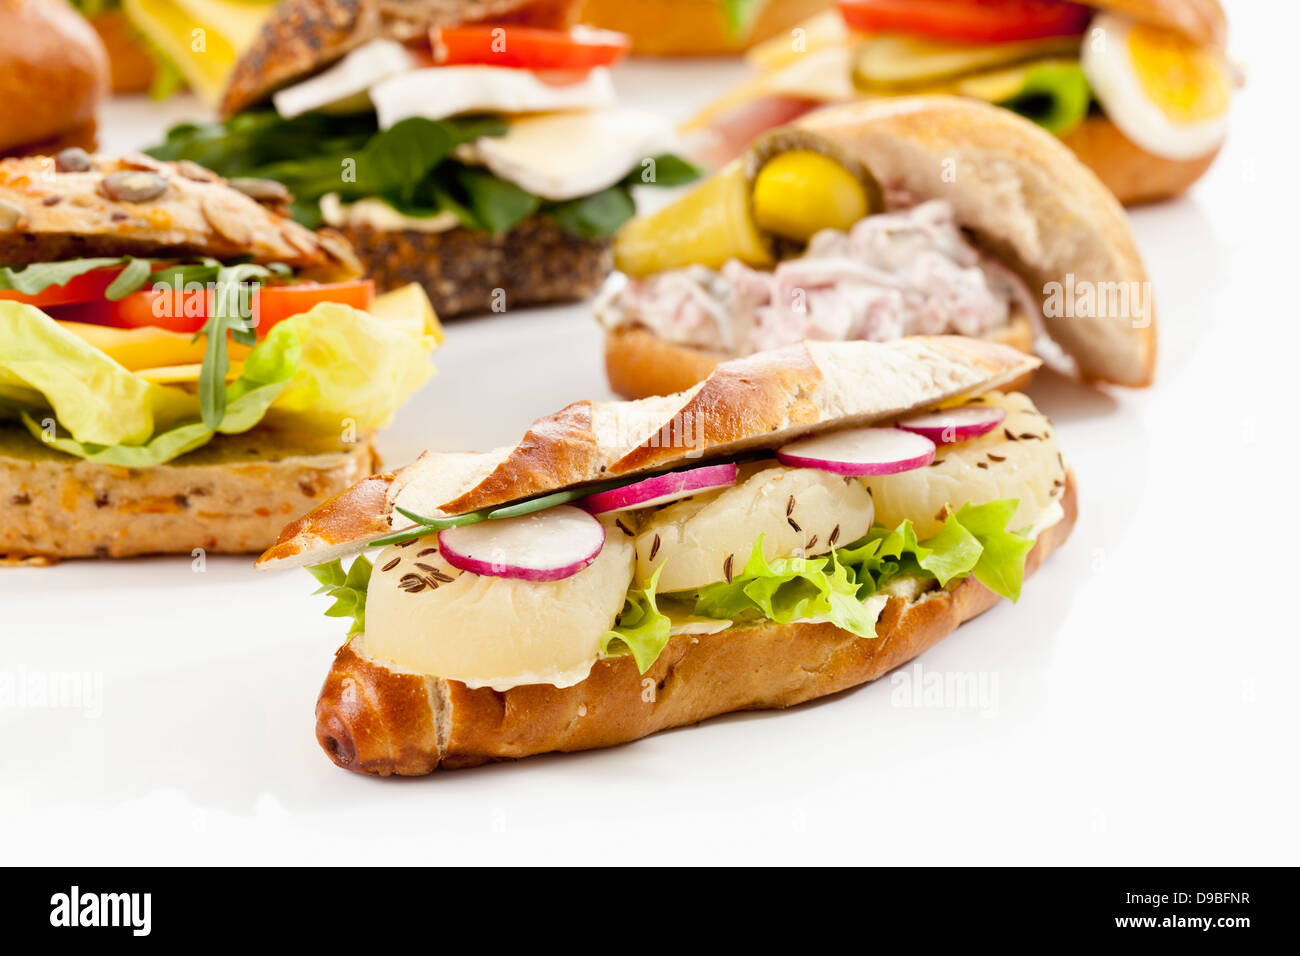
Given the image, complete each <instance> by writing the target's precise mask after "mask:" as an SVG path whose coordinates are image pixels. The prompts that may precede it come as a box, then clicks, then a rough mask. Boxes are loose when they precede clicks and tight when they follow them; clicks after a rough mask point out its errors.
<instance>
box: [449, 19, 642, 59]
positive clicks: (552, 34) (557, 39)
mask: <svg viewBox="0 0 1300 956" xmlns="http://www.w3.org/2000/svg"><path fill="white" fill-rule="evenodd" d="M429 38H430V40H431V41H432V44H433V51H434V52H433V56H434V59H435V60H436V61H437V62H438V63H439V64H440V65H442V66H462V65H479V66H506V67H515V68H518V69H524V70H589V69H591V68H593V67H597V66H613V65H614V64H615V63H617V62H618V61H619V60H621V59H623V57H624V56H626V55H627V51H628V50H629V49H631V47H632V38H631V37H629V36H627V34H624V33H615V32H614V31H613V30H594V29H592V28H590V27H572V28H571V29H568V30H543V29H541V28H539V27H519V26H513V25H504V24H498V25H496V26H493V25H491V24H486V23H479V24H472V25H469V26H461V27H445V28H443V29H441V30H438V29H434V30H432V31H431V32H430V34H429Z"/></svg>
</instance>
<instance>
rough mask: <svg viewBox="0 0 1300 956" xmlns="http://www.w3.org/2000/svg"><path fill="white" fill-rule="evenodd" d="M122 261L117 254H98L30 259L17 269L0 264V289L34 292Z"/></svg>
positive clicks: (30, 293)
mask: <svg viewBox="0 0 1300 956" xmlns="http://www.w3.org/2000/svg"><path fill="white" fill-rule="evenodd" d="M125 261H126V259H124V258H123V257H121V256H113V257H112V258H104V257H102V256H100V257H97V258H92V259H64V260H61V261H59V262H34V263H32V264H31V265H25V266H19V267H18V268H14V267H12V266H0V289H3V290H12V291H14V292H21V293H22V294H23V295H36V293H38V292H44V291H45V290H46V289H48V288H49V287H50V286H52V285H67V284H68V282H70V281H71V280H73V279H75V278H76V277H77V276H79V275H84V274H85V273H87V272H90V271H92V270H94V269H104V268H107V267H108V266H116V265H121V264H122V263H123V262H125Z"/></svg>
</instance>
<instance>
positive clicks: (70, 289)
mask: <svg viewBox="0 0 1300 956" xmlns="http://www.w3.org/2000/svg"><path fill="white" fill-rule="evenodd" d="M123 268H124V267H123V266H105V267H104V268H102V269H91V270H90V271H89V272H83V273H82V274H81V275H79V276H73V277H72V278H71V279H69V280H68V281H67V282H66V283H64V284H63V285H51V286H46V287H45V288H44V289H42V290H41V291H40V292H37V293H34V294H33V295H24V294H23V293H22V292H18V291H16V290H14V289H3V290H0V300H8V301H13V302H25V303H27V304H28V305H38V306H45V305H66V304H68V303H69V302H94V301H96V300H97V299H102V298H104V293H105V292H107V291H108V287H109V286H110V285H112V284H113V280H114V279H116V278H117V276H118V273H120V272H121V271H122V269H123Z"/></svg>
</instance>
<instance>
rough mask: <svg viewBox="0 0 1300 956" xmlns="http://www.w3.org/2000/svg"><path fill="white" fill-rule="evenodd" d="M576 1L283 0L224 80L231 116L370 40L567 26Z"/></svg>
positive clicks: (226, 112) (224, 110)
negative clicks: (478, 27)
mask: <svg viewBox="0 0 1300 956" xmlns="http://www.w3.org/2000/svg"><path fill="white" fill-rule="evenodd" d="M575 6H576V0H281V2H280V3H278V4H276V6H275V9H273V10H272V11H271V15H270V16H269V17H268V18H267V20H266V22H265V23H264V24H262V29H261V32H259V33H258V35H257V38H256V39H255V40H254V41H253V44H252V46H250V47H249V48H248V49H247V50H245V51H244V53H243V55H242V56H241V57H240V58H239V60H238V62H236V63H235V68H234V70H233V71H232V72H231V74H230V79H229V80H228V81H227V83H226V92H225V95H224V96H223V97H222V101H221V115H222V116H223V117H226V118H229V117H231V116H233V115H234V114H236V113H238V112H240V111H241V110H245V109H248V108H249V107H250V106H253V105H255V104H257V103H260V102H261V101H262V100H264V99H266V98H267V97H268V96H270V95H271V94H272V93H274V92H275V91H276V90H278V89H280V88H281V87H284V86H288V85H289V84H290V83H293V82H295V81H297V80H301V79H305V78H306V77H308V76H310V75H311V74H313V73H315V72H317V71H318V70H321V69H324V68H325V67H327V66H329V65H330V64H331V63H333V62H334V61H335V60H338V59H339V58H340V57H342V56H343V55H344V54H346V53H348V52H349V51H351V50H354V49H356V48H357V47H359V46H361V45H362V44H365V43H369V42H370V41H371V40H379V39H387V40H397V41H398V42H401V43H405V42H408V41H412V40H418V39H423V38H424V37H427V36H428V33H429V30H430V29H431V28H435V27H450V26H457V25H459V24H462V23H479V22H482V21H487V20H490V21H492V22H507V21H508V22H512V23H525V24H529V25H532V26H540V27H560V26H567V25H568V24H569V23H570V22H572V19H573V14H574V12H575V10H574V8H575Z"/></svg>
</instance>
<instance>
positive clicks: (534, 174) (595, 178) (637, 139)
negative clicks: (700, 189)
mask: <svg viewBox="0 0 1300 956" xmlns="http://www.w3.org/2000/svg"><path fill="white" fill-rule="evenodd" d="M671 137H672V131H671V129H670V127H669V125H668V123H667V122H665V121H664V120H663V119H662V118H660V117H659V116H656V115H655V114H653V113H645V112H642V111H641V110H631V109H606V110H590V111H584V112H565V113H547V114H544V115H541V116H531V117H527V118H524V119H519V120H515V121H514V122H513V123H511V124H510V129H509V130H508V131H507V132H506V134H505V135H504V136H484V137H482V138H481V139H479V140H477V141H476V142H475V143H474V144H473V147H472V149H471V150H469V151H468V153H467V154H462V155H468V156H470V157H472V159H473V161H474V162H478V163H480V164H482V165H483V166H486V167H487V168H488V169H490V170H492V172H493V173H495V174H496V175H497V176H499V177H501V178H502V179H505V180H508V181H510V182H512V183H514V184H515V185H516V186H519V187H521V188H523V189H526V190H528V191H529V192H530V193H533V194H534V195H537V196H541V197H542V198H543V199H551V200H556V201H559V200H564V199H575V198H577V197H578V196H589V195H591V194H592V193H594V192H599V191H600V190H602V189H604V188H606V187H607V186H612V185H614V184H615V183H616V182H618V181H619V180H620V179H622V178H623V177H624V176H626V175H627V174H628V172H629V171H632V170H639V169H641V168H642V163H643V162H645V161H646V160H647V159H650V158H652V157H654V156H655V155H657V154H658V153H661V152H663V151H664V148H665V144H667V143H668V142H670V140H671ZM575 143H581V144H582V149H574V144H575Z"/></svg>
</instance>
